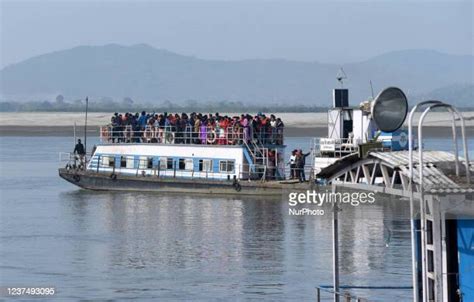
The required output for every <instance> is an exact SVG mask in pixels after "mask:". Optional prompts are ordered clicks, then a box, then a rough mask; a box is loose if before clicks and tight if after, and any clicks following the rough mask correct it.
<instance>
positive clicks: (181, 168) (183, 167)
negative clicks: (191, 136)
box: [178, 158, 186, 170]
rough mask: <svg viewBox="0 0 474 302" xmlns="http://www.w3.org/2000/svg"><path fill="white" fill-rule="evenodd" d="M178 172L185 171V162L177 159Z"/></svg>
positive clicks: (182, 159)
mask: <svg viewBox="0 0 474 302" xmlns="http://www.w3.org/2000/svg"><path fill="white" fill-rule="evenodd" d="M178 169H179V170H185V169H186V161H185V159H184V158H180V159H179V165H178Z"/></svg>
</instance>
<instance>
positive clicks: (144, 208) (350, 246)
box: [0, 137, 474, 301]
mask: <svg viewBox="0 0 474 302" xmlns="http://www.w3.org/2000/svg"><path fill="white" fill-rule="evenodd" d="M308 141H309V140H308V138H289V139H288V140H287V143H288V145H289V149H290V148H294V147H297V146H298V147H302V148H304V149H308V148H309V143H308ZM94 142H96V139H94V138H92V139H90V140H89V144H90V145H92V143H94ZM429 144H431V145H433V146H434V147H437V148H446V149H448V150H449V148H450V144H449V141H445V140H431V141H430V142H429ZM0 148H1V149H0V171H1V172H0V188H1V192H0V194H1V195H0V286H36V287H37V286H54V287H56V289H57V295H56V296H55V297H54V298H55V299H57V300H61V301H64V300H66V301H67V300H77V299H80V298H84V299H111V300H120V299H132V298H142V299H143V300H152V299H160V300H191V299H192V300H206V301H208V300H235V299H240V300H241V299H264V300H271V301H283V300H285V301H287V300H298V301H301V300H304V301H305V300H313V299H314V298H315V291H314V287H315V286H316V285H328V284H331V278H332V266H331V261H332V253H331V251H332V241H331V221H330V220H329V219H328V218H326V219H324V218H318V217H311V216H306V217H295V216H289V215H288V210H287V209H288V207H287V201H282V200H265V199H262V198H258V199H257V198H245V199H244V198H235V197H228V198H226V197H213V196H192V195H185V196H181V195H162V194H145V193H114V192H89V191H85V190H81V189H78V188H76V187H75V186H72V185H70V184H68V183H66V182H65V181H63V180H61V179H60V178H59V177H58V175H57V168H58V152H61V151H70V150H72V140H71V139H70V138H65V137H41V138H32V137H8V138H6V137H3V138H0ZM470 149H471V150H473V149H474V148H472V146H471V148H470ZM290 150H291V149H290ZM378 201H379V200H378ZM357 211H369V212H370V215H369V216H370V217H369V216H368V217H365V218H364V217H362V218H361V217H359V218H355V217H358V216H357ZM406 218H407V205H406V202H404V201H400V203H399V205H397V206H389V205H384V203H383V202H378V203H377V204H376V205H374V206H372V207H370V209H368V208H365V209H363V208H356V210H353V211H346V212H344V211H343V213H342V214H341V219H342V221H341V226H340V228H341V233H340V239H341V243H340V246H341V251H340V252H341V284H344V285H356V286H394V285H397V286H409V285H410V283H411V270H410V265H411V261H410V234H409V221H408V220H407V219H406ZM352 292H353V293H355V294H358V295H360V296H361V297H367V298H371V299H372V300H375V301H393V300H395V299H398V300H410V298H411V292H410V291H409V290H380V289H364V290H352ZM16 300H18V299H16Z"/></svg>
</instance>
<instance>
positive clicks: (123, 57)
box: [0, 44, 474, 106]
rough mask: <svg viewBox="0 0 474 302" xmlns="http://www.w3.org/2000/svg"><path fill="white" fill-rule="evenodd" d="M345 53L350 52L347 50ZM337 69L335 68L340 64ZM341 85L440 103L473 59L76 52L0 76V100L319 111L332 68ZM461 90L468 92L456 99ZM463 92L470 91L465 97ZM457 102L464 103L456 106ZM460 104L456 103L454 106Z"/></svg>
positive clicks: (130, 49) (358, 93) (469, 72)
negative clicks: (326, 59)
mask: <svg viewBox="0 0 474 302" xmlns="http://www.w3.org/2000/svg"><path fill="white" fill-rule="evenodd" d="M348 51H350V49H348ZM341 63H342V62H341ZM341 66H342V67H344V70H345V72H346V74H347V75H348V77H349V79H348V80H347V81H346V84H345V86H346V87H348V88H350V97H351V102H352V104H355V103H359V102H360V101H361V100H364V99H366V98H367V97H369V96H370V95H371V92H370V86H369V81H370V80H372V82H373V84H374V90H375V93H377V92H378V91H379V90H380V89H382V88H384V87H386V86H399V87H400V88H402V89H403V90H404V91H405V92H407V94H408V95H409V97H420V96H424V95H428V94H429V93H431V92H433V91H435V92H436V91H437V90H438V89H445V88H446V87H455V90H456V92H452V93H450V90H449V89H448V90H447V91H446V93H442V94H440V95H442V96H443V97H446V98H451V97H452V99H448V100H447V101H455V102H460V101H459V98H458V95H463V94H465V93H469V91H471V95H472V85H473V84H474V77H473V70H474V56H456V55H448V54H442V53H439V52H435V51H430V50H406V51H397V52H391V53H387V54H384V55H380V56H377V57H374V58H372V59H370V60H367V61H363V62H357V63H349V64H340V65H336V64H321V63H317V62H298V61H288V60H277V59H273V60H241V61H217V60H203V59H199V58H195V57H189V56H183V55H179V54H175V53H172V52H169V51H166V50H162V49H156V48H153V47H150V46H148V45H144V44H140V45H134V46H120V45H116V44H110V45H105V46H80V47H76V48H72V49H68V50H63V51H57V52H52V53H48V54H44V55H41V56H37V57H34V58H31V59H28V60H25V61H23V62H20V63H17V64H13V65H9V66H7V67H5V68H4V69H2V70H1V71H0V83H1V86H0V92H1V94H2V96H1V100H2V101H11V100H14V101H15V100H25V101H26V100H45V99H48V98H49V99H54V97H55V96H56V95H58V94H62V95H64V96H65V98H66V99H68V100H73V99H77V98H83V97H84V96H86V95H88V96H89V97H92V98H102V97H112V98H117V99H122V98H124V97H131V98H133V99H134V100H136V101H144V102H163V101H165V100H168V101H171V102H184V101H186V100H190V99H192V100H198V101H222V100H232V101H237V102H244V103H254V102H259V103H262V104H272V103H280V104H289V103H295V104H296V103H297V104H306V105H315V106H327V105H329V101H330V100H331V97H332V89H333V88H334V87H338V83H337V81H336V80H335V77H336V74H337V73H338V71H339V68H340V67H341ZM464 89H467V91H468V92H464ZM469 89H470V90H469ZM463 102H464V101H463ZM458 105H460V103H459V104H458Z"/></svg>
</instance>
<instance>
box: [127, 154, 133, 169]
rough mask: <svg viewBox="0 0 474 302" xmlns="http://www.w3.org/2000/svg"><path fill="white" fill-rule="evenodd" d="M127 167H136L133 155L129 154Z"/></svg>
mask: <svg viewBox="0 0 474 302" xmlns="http://www.w3.org/2000/svg"><path fill="white" fill-rule="evenodd" d="M127 168H128V169H133V168H135V158H133V156H127Z"/></svg>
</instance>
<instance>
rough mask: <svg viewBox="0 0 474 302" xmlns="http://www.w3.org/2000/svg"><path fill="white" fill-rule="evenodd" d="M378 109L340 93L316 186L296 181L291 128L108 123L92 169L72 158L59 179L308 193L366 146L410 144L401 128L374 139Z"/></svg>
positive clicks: (312, 172) (110, 186)
mask: <svg viewBox="0 0 474 302" xmlns="http://www.w3.org/2000/svg"><path fill="white" fill-rule="evenodd" d="M400 92H401V90H400ZM401 93H402V92H401ZM402 94H403V93H402ZM370 108H371V106H370V104H369V103H363V104H362V105H361V107H360V108H359V107H349V106H348V91H347V90H346V89H335V90H334V93H333V108H331V109H330V110H329V111H328V136H327V137H325V138H315V139H313V149H312V151H311V153H312V154H311V164H310V165H307V166H305V168H304V169H305V174H306V175H307V176H308V178H309V182H304V183H299V182H298V181H295V180H291V179H288V176H289V174H290V173H289V169H288V168H289V167H288V166H287V165H286V161H285V149H286V146H285V144H284V132H283V128H281V129H280V128H278V129H276V130H273V131H272V132H268V133H262V132H260V133H252V134H250V135H248V134H247V135H246V133H245V132H244V131H243V130H242V128H240V129H239V128H235V127H229V128H226V129H222V128H221V129H213V128H206V129H204V130H202V129H201V130H200V131H199V132H194V131H193V130H194V129H193V128H190V129H186V131H181V132H178V131H175V129H173V128H171V127H152V126H146V127H145V128H143V129H141V130H140V131H139V132H137V131H133V130H132V129H131V127H130V126H125V127H122V128H120V129H118V128H117V127H113V126H111V125H106V126H102V127H100V142H101V143H100V144H99V145H98V146H97V147H96V148H95V150H94V151H93V154H92V155H91V156H90V157H88V158H86V163H85V165H81V163H79V162H78V160H77V158H76V156H74V155H73V154H66V160H67V161H68V163H67V165H66V167H65V168H61V169H59V175H60V176H61V177H62V178H64V179H66V180H67V181H69V182H71V183H73V184H75V185H77V186H79V187H82V188H85V189H92V190H140V191H160V192H194V193H213V194H215V193H221V194H229V193H232V194H250V195H254V194H266V195H269V194H270V195H281V194H282V190H285V189H286V190H295V189H297V190H306V189H309V188H314V187H316V186H318V185H320V184H325V179H324V178H323V177H319V174H320V172H321V171H322V170H323V169H325V168H326V167H329V166H331V165H333V164H334V163H335V162H336V161H337V160H338V159H340V158H343V157H345V156H348V155H351V154H357V153H358V152H359V149H361V147H362V149H364V150H363V151H364V152H366V151H367V150H369V149H374V148H378V149H380V150H389V151H392V150H403V149H406V148H407V147H408V144H407V140H406V133H405V132H404V131H402V130H398V129H397V130H396V131H391V132H381V135H379V136H378V138H376V139H375V140H377V139H378V141H377V142H375V143H374V142H373V141H374V133H375V131H376V130H377V126H376V124H375V123H374V121H373V119H372V117H371V111H370ZM405 114H406V112H405ZM399 126H400V125H398V127H399ZM398 127H397V128H398ZM203 132H204V135H203Z"/></svg>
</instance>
